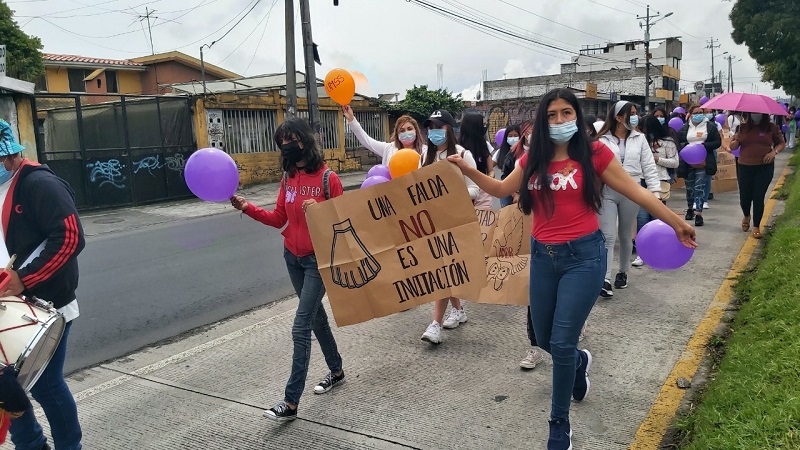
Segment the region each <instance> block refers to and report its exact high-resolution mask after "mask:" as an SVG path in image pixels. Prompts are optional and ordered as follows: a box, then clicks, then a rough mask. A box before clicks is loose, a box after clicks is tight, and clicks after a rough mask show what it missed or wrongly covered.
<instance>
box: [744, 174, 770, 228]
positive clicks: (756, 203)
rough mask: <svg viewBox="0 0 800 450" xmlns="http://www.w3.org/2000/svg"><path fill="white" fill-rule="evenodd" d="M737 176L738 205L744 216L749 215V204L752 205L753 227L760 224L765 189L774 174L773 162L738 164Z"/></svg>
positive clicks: (765, 193) (765, 194) (767, 187)
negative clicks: (751, 164)
mask: <svg viewBox="0 0 800 450" xmlns="http://www.w3.org/2000/svg"><path fill="white" fill-rule="evenodd" d="M737 167H738V169H739V170H738V172H737V174H736V175H737V177H738V179H739V205H740V206H741V207H742V213H743V214H744V215H745V216H749V215H750V205H751V204H752V205H753V227H760V226H761V217H762V216H763V215H764V198H765V197H766V196H767V189H769V184H770V183H771V182H772V177H773V176H774V175H775V163H774V162H771V163H769V164H759V165H757V166H745V165H743V164H739V165H738V166H737Z"/></svg>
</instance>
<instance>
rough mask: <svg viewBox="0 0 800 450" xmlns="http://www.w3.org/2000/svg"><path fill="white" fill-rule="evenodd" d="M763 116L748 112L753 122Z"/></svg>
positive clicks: (759, 120)
mask: <svg viewBox="0 0 800 450" xmlns="http://www.w3.org/2000/svg"><path fill="white" fill-rule="evenodd" d="M763 117H764V114H759V113H752V114H750V120H752V121H753V122H755V123H759V122H761V118H763Z"/></svg>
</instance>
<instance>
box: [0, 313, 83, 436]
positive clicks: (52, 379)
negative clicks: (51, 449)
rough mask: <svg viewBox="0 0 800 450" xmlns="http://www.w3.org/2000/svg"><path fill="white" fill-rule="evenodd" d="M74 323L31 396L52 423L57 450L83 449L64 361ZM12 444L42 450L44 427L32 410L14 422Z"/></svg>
mask: <svg viewBox="0 0 800 450" xmlns="http://www.w3.org/2000/svg"><path fill="white" fill-rule="evenodd" d="M71 328H72V322H71V321H70V322H67V325H66V327H64V335H63V336H62V337H61V342H59V344H58V347H57V348H56V352H55V353H54V354H53V358H52V359H51V360H50V363H49V364H47V367H45V369H44V372H42V376H41V377H40V378H39V380H38V381H36V384H34V385H33V388H31V396H33V398H34V400H36V402H37V403H39V405H41V407H42V410H44V414H45V416H47V422H48V423H49V424H50V434H51V435H52V436H53V444H55V447H56V449H58V450H62V449H64V450H80V448H81V437H82V433H81V425H80V424H79V423H78V408H77V406H75V399H74V398H73V397H72V393H71V392H70V391H69V387H68V386H67V383H66V382H65V381H64V360H65V359H66V357H67V338H68V337H69V330H70V329H71ZM9 431H10V433H11V442H13V443H14V448H16V449H17V450H40V449H41V448H42V447H44V444H45V443H46V442H47V438H46V437H45V436H44V433H43V432H42V427H41V426H40V425H39V422H37V421H36V416H35V415H34V413H33V408H32V407H31V408H28V409H27V410H26V411H25V413H24V414H23V415H22V417H20V418H18V419H14V420H12V421H11V428H10V429H9Z"/></svg>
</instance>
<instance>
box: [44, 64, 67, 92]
mask: <svg viewBox="0 0 800 450" xmlns="http://www.w3.org/2000/svg"><path fill="white" fill-rule="evenodd" d="M45 72H46V75H45V76H46V77H47V92H54V93H63V92H69V78H68V77H67V69H66V68H64V67H48V68H47V69H46V70H45Z"/></svg>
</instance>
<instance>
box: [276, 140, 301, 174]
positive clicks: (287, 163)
mask: <svg viewBox="0 0 800 450" xmlns="http://www.w3.org/2000/svg"><path fill="white" fill-rule="evenodd" d="M281 156H282V157H283V170H284V171H289V170H290V169H292V168H294V166H295V164H297V163H298V162H299V161H300V160H301V159H303V151H302V150H301V149H300V144H298V143H297V142H295V141H292V142H289V143H288V144H281Z"/></svg>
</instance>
